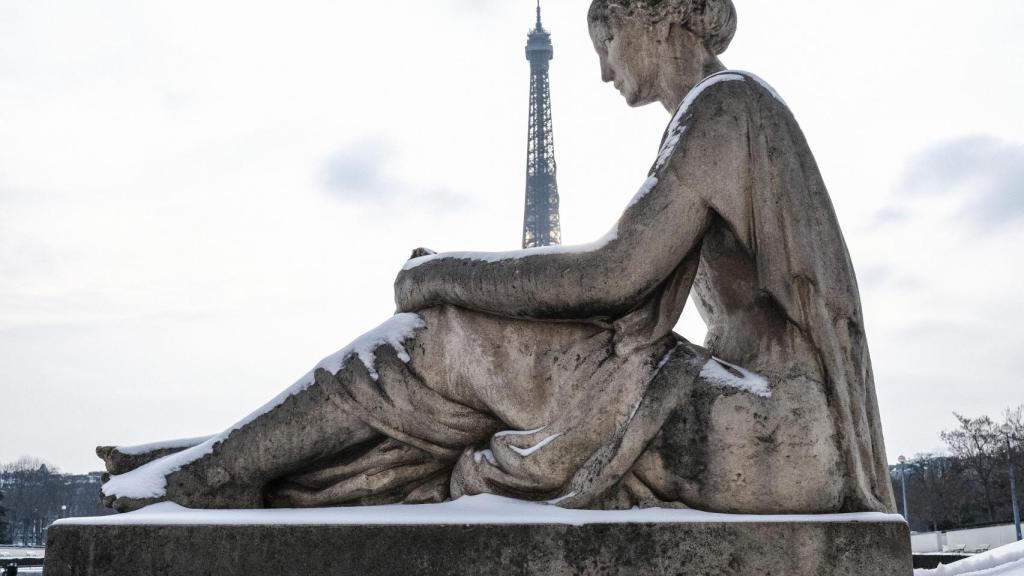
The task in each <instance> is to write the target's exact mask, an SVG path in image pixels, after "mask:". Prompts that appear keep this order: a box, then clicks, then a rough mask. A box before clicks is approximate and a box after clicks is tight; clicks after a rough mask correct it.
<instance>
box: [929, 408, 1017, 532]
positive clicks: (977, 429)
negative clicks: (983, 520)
mask: <svg viewBox="0 0 1024 576" xmlns="http://www.w3.org/2000/svg"><path fill="white" fill-rule="evenodd" d="M953 415H954V416H956V419H957V421H958V423H959V425H960V426H959V427H958V428H956V429H955V430H946V431H944V432H942V434H941V437H942V440H943V441H944V442H945V443H946V444H947V445H948V446H949V449H950V451H951V452H952V453H953V456H955V457H956V458H958V459H959V460H960V461H961V463H962V464H963V466H964V467H965V468H966V469H968V470H970V471H971V472H972V474H973V476H974V479H975V480H976V481H977V482H978V485H979V486H980V488H981V491H982V495H983V497H984V500H985V509H986V510H987V512H988V521H989V522H994V521H995V506H994V502H993V494H992V488H993V474H994V473H995V470H996V467H997V466H998V462H999V455H1001V454H1002V453H1003V446H1002V445H1003V442H1002V438H1001V435H1000V433H999V426H998V425H997V424H996V423H995V422H994V421H993V420H992V419H991V418H989V417H988V416H981V417H978V418H968V417H966V416H962V415H960V414H957V413H955V412H954V414H953Z"/></svg>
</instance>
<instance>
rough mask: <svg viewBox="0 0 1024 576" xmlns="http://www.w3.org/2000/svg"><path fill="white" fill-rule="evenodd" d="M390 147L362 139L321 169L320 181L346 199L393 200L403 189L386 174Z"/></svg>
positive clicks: (337, 154) (332, 156)
mask: <svg viewBox="0 0 1024 576" xmlns="http://www.w3.org/2000/svg"><path fill="white" fill-rule="evenodd" d="M393 157H394V152H393V150H391V148H390V147H389V146H388V145H387V144H385V143H384V142H382V141H380V140H363V141H359V142H355V143H353V144H350V145H349V146H346V147H345V148H343V149H341V150H339V151H337V152H335V153H334V154H333V155H331V156H330V157H329V158H328V159H327V160H326V161H325V162H324V165H323V168H322V170H321V182H322V184H323V186H324V188H326V189H327V190H328V191H329V192H331V193H333V194H335V195H337V196H338V197H340V198H342V199H345V200H355V201H360V202H364V201H369V202H375V201H381V200H390V199H392V198H393V197H394V196H395V195H396V194H397V193H398V189H399V188H400V187H399V186H398V184H397V183H396V182H394V181H391V180H389V178H388V177H387V176H386V174H385V166H386V165H387V164H388V160H390V159H391V158H393Z"/></svg>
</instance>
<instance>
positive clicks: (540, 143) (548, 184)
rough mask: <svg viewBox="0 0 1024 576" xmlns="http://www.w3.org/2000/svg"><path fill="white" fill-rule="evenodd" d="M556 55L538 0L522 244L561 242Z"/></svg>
mask: <svg viewBox="0 0 1024 576" xmlns="http://www.w3.org/2000/svg"><path fill="white" fill-rule="evenodd" d="M554 57H555V50H554V47H553V46H552V44H551V34H550V33H549V32H548V31H547V30H545V29H544V26H543V25H541V20H540V0H537V26H536V28H534V29H533V30H531V31H530V34H529V36H528V37H527V42H526V59H527V60H529V61H530V128H529V133H528V143H527V151H526V209H525V213H524V215H523V248H533V247H535V246H550V245H552V244H561V243H562V224H561V219H560V217H559V214H558V178H557V174H558V166H557V165H556V164H555V133H554V128H553V124H552V122H551V85H550V80H549V76H548V71H549V69H550V66H551V60H553V59H554Z"/></svg>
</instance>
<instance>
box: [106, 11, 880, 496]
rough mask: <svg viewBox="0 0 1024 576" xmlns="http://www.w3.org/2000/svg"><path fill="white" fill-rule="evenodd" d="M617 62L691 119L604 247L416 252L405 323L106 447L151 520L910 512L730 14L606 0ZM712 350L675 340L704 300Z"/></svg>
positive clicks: (835, 273) (866, 373)
mask: <svg viewBox="0 0 1024 576" xmlns="http://www.w3.org/2000/svg"><path fill="white" fill-rule="evenodd" d="M589 22H590V32H591V37H592V39H593V42H594V47H595V48H596V50H597V53H598V55H599V57H600V63H601V74H602V77H603V78H604V80H605V81H607V82H614V84H615V87H616V88H617V89H618V90H619V91H620V92H621V93H622V94H623V96H624V97H625V99H626V101H627V102H628V103H629V104H630V105H631V106H641V105H645V104H649V103H652V102H660V103H661V104H662V105H663V106H664V107H665V108H666V109H667V110H668V111H669V112H670V113H673V118H672V120H671V123H670V124H669V126H668V129H667V130H666V132H665V137H664V139H663V141H662V145H661V147H660V149H658V154H657V156H656V157H655V160H654V164H653V167H652V169H651V172H650V174H648V175H647V177H646V180H645V181H644V183H643V185H642V187H641V189H640V192H639V193H637V195H636V197H635V198H634V199H633V201H632V202H631V203H630V204H629V206H628V207H627V208H626V211H625V213H624V214H623V215H622V217H621V218H620V219H619V221H618V223H617V224H616V226H615V228H614V229H613V230H612V231H611V232H610V233H609V234H608V235H607V236H606V237H605V238H603V239H602V240H600V241H598V242H595V243H593V244H590V245H586V246H578V247H549V248H538V249H530V250H523V251H516V252H506V253H491V254H488V253H448V254H433V253H431V252H429V251H426V250H418V251H417V252H416V253H414V256H415V257H414V258H413V259H412V260H410V261H409V262H408V264H407V265H406V266H405V267H404V269H403V270H402V271H401V272H400V273H399V275H398V278H397V280H396V282H395V299H396V302H397V305H398V311H399V314H398V315H397V316H395V317H394V318H392V319H391V320H388V321H387V322H385V323H384V324H383V325H382V326H381V327H380V328H378V329H376V330H374V331H371V332H370V333H368V334H366V335H365V336H363V337H362V338H360V339H358V340H357V341H356V342H354V343H352V344H351V345H350V346H349V347H347V348H345V349H344V350H342V351H341V352H339V353H337V354H335V355H333V356H331V357H329V358H327V359H326V360H324V361H323V362H322V363H321V364H320V365H318V366H317V367H316V368H315V369H314V370H313V371H311V372H310V373H309V374H307V375H306V376H305V377H303V378H302V379H300V380H299V381H298V382H297V383H296V384H295V385H293V386H292V387H291V388H289V389H287V390H286V391H284V392H283V393H282V394H281V395H280V396H278V397H277V398H275V399H274V400H272V401H271V402H270V403H268V404H267V405H266V406H264V407H263V408H261V409H260V410H258V411H256V412H254V413H253V414H252V415H251V416H250V417H248V418H246V419H245V420H243V421H241V422H239V423H237V424H235V425H234V426H231V427H230V428H228V429H227V430H225V431H224V432H222V433H221V434H218V435H216V436H213V437H211V438H208V439H194V440H192V441H176V442H169V443H161V444H155V445H151V446H144V447H132V448H111V447H106V448H100V449H99V450H98V452H99V453H100V455H101V456H102V457H103V458H104V460H106V462H107V467H108V470H109V472H110V474H111V475H112V476H111V477H110V479H109V481H108V482H106V484H105V485H104V487H103V491H104V494H105V495H106V497H107V502H108V504H110V505H111V506H113V507H114V508H116V509H118V510H122V511H125V510H134V509H137V508H139V507H142V506H144V505H147V504H152V503H154V502H158V501H164V500H169V501H172V502H175V503H177V504H181V505H184V506H187V507H192V508H260V507H314V506H341V505H369V504H383V503H396V502H407V503H427V502H441V501H445V500H448V499H452V498H457V497H459V496H463V495H474V494H495V495H499V496H511V497H514V498H519V499H527V500H535V501H547V502H551V503H554V504H557V505H559V506H562V507H568V508H628V507H632V506H636V505H639V506H641V507H647V506H655V505H656V506H661V507H671V506H676V507H691V508H695V509H700V510H707V511H715V512H733V513H755V514H763V513H826V512H859V511H892V510H894V504H893V498H892V493H891V488H890V485H889V476H888V472H887V470H886V465H885V460H884V458H885V449H884V446H883V441H882V430H881V427H880V424H879V418H878V407H877V404H876V398H875V390H874V382H873V378H872V374H871V361H870V358H869V356H868V347H867V342H866V340H865V336H864V322H863V314H862V311H861V306H860V297H859V294H858V290H857V283H856V279H855V277H854V271H853V266H852V265H851V263H850V258H849V254H848V253H847V249H846V245H845V243H844V241H843V236H842V233H841V231H840V229H839V225H838V223H837V221H836V217H835V214H834V212H833V208H832V205H831V201H830V200H829V196H828V192H827V191H826V189H825V185H824V184H823V182H822V178H821V175H820V174H819V172H818V168H817V166H816V164H815V161H814V157H813V156H812V154H811V152H810V150H809V148H808V146H807V143H806V141H805V140H804V137H803V134H802V133H801V131H800V128H799V127H798V125H797V123H796V121H795V120H794V118H793V115H792V114H791V113H790V111H789V109H788V108H787V106H786V104H785V103H784V102H783V101H782V100H781V99H780V98H779V97H778V95H777V94H776V93H775V92H774V91H773V90H772V89H771V88H770V87H769V86H768V85H767V84H765V83H764V82H763V81H762V80H760V79H758V78H757V77H756V76H754V75H752V74H747V73H743V72H735V71H727V70H725V68H724V66H723V65H722V63H721V62H720V61H719V59H718V57H717V55H718V54H721V53H722V52H724V51H725V49H726V47H727V46H728V45H729V42H730V40H731V39H732V36H733V33H734V32H735V28H736V13H735V9H734V7H733V5H732V3H731V1H730V0H702V1H697V0H596V1H595V2H594V3H593V5H592V6H591V8H590V15H589ZM691 294H692V295H693V296H695V301H696V302H697V304H698V306H699V309H700V313H701V315H702V316H703V317H704V320H705V322H706V323H707V325H708V330H709V331H708V337H707V341H706V342H705V343H704V347H700V346H697V345H695V344H691V343H689V342H687V341H685V340H683V339H682V338H681V337H679V336H677V335H676V334H673V333H672V327H673V326H675V324H676V322H677V321H678V319H679V316H680V314H681V313H682V310H683V305H684V303H685V302H686V300H687V297H688V296H690V295H691Z"/></svg>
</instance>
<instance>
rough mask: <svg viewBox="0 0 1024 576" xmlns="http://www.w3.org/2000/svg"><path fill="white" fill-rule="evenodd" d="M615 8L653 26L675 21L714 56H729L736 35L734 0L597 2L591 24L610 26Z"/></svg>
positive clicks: (592, 6) (595, 0) (611, 0)
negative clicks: (653, 23)
mask: <svg viewBox="0 0 1024 576" xmlns="http://www.w3.org/2000/svg"><path fill="white" fill-rule="evenodd" d="M613 6H615V7H618V8H619V9H621V10H624V11H625V12H626V13H627V14H630V15H634V16H639V17H642V18H646V19H648V20H649V21H651V22H660V21H662V20H664V19H666V18H667V19H670V20H674V21H675V22H677V23H679V24H680V25H682V26H683V27H685V28H686V29H687V30H689V31H690V32H693V33H694V34H696V35H697V36H698V37H699V38H700V39H701V40H703V41H704V45H705V46H706V47H707V49H708V50H710V51H711V52H713V53H714V54H721V53H722V52H725V49H726V48H728V47H729V43H730V42H732V37H733V36H734V35H735V34H736V7H735V6H734V5H733V3H732V0H594V2H593V3H592V4H591V5H590V14H589V18H590V20H591V21H599V22H606V21H607V20H608V12H609V9H610V8H611V7H613Z"/></svg>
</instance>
